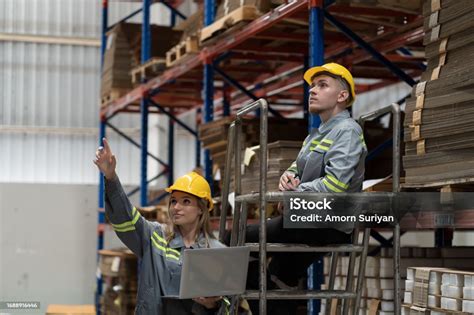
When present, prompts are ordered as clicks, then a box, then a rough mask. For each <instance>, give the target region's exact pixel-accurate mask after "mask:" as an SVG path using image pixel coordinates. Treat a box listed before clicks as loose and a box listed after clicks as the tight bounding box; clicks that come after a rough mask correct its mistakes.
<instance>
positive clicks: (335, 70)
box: [304, 62, 356, 107]
mask: <svg viewBox="0 0 474 315" xmlns="http://www.w3.org/2000/svg"><path fill="white" fill-rule="evenodd" d="M320 72H329V73H332V74H334V75H337V76H340V77H341V78H343V79H344V80H346V81H347V83H348V84H349V87H350V89H351V90H350V91H349V92H350V93H351V96H352V97H351V101H350V103H347V107H349V106H351V105H352V103H354V100H355V97H356V94H355V84H354V78H353V77H352V74H351V73H350V72H349V70H347V68H346V67H344V66H341V65H340V64H338V63H334V62H331V63H326V64H324V65H322V66H318V67H312V68H309V69H308V70H306V72H305V73H304V80H305V81H306V83H308V84H309V85H311V83H312V82H311V80H312V79H313V78H314V76H315V75H316V74H318V73H320Z"/></svg>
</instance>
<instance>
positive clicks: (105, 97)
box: [100, 88, 130, 107]
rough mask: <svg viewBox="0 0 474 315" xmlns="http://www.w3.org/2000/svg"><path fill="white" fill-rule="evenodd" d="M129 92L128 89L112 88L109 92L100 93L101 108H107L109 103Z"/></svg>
mask: <svg viewBox="0 0 474 315" xmlns="http://www.w3.org/2000/svg"><path fill="white" fill-rule="evenodd" d="M128 92H130V89H125V88H112V89H110V90H109V91H107V92H105V93H102V97H101V99H100V100H101V106H102V107H105V106H107V105H108V104H109V103H110V102H113V101H115V100H116V99H118V98H120V97H122V96H124V95H125V94H127V93H128Z"/></svg>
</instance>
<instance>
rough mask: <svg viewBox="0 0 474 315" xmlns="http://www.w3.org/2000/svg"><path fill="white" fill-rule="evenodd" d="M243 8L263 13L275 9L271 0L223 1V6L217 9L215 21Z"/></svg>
mask: <svg viewBox="0 0 474 315" xmlns="http://www.w3.org/2000/svg"><path fill="white" fill-rule="evenodd" d="M242 6H253V7H255V8H256V9H257V10H258V11H260V12H261V13H265V12H268V11H269V10H270V9H271V8H272V7H273V3H272V2H271V1H269V0H242V1H232V0H223V1H221V4H220V5H219V6H218V7H217V13H216V18H215V19H216V20H218V19H220V18H222V17H224V16H226V15H228V14H229V13H231V12H233V11H235V10H237V9H239V8H241V7H242Z"/></svg>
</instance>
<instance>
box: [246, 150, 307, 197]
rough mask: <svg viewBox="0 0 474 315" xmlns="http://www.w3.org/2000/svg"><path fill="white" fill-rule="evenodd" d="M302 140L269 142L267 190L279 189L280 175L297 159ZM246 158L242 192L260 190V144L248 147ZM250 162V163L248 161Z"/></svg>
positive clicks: (247, 192)
mask: <svg viewBox="0 0 474 315" xmlns="http://www.w3.org/2000/svg"><path fill="white" fill-rule="evenodd" d="M301 144H302V143H301V141H276V142H273V143H269V144H268V161H267V163H268V164H267V190H268V191H278V183H279V181H280V176H281V175H282V174H283V172H285V171H286V170H287V169H288V168H289V167H290V166H291V163H293V161H295V160H296V157H297V156H298V152H299V151H300V149H301ZM244 155H245V156H247V157H249V158H248V160H247V161H245V159H244V165H245V168H244V172H243V174H242V194H249V193H252V192H259V191H260V186H259V185H260V175H259V174H260V146H257V147H254V148H252V149H251V148H247V149H246V151H245V154H244ZM246 162H248V163H246Z"/></svg>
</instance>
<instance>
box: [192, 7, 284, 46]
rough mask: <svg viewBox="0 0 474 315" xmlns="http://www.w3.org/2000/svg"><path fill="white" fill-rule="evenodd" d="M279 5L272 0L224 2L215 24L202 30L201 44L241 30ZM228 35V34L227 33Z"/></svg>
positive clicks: (219, 8)
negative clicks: (223, 34)
mask: <svg viewBox="0 0 474 315" xmlns="http://www.w3.org/2000/svg"><path fill="white" fill-rule="evenodd" d="M276 5H278V3H273V2H272V1H270V0H240V1H235V0H222V1H221V3H220V4H219V6H218V7H217V13H216V17H215V21H214V23H212V24H211V25H208V26H206V27H204V28H203V29H202V32H201V37H200V40H201V43H203V42H205V41H208V40H209V39H210V38H211V37H213V36H214V37H216V36H218V35H220V34H222V33H224V32H226V31H230V32H232V30H236V29H239V28H241V27H243V26H245V25H246V24H247V23H249V22H251V21H253V20H255V19H256V18H258V17H260V16H261V15H262V14H263V13H266V12H268V11H269V10H271V9H272V8H273V7H276ZM227 33H228V32H227Z"/></svg>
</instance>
